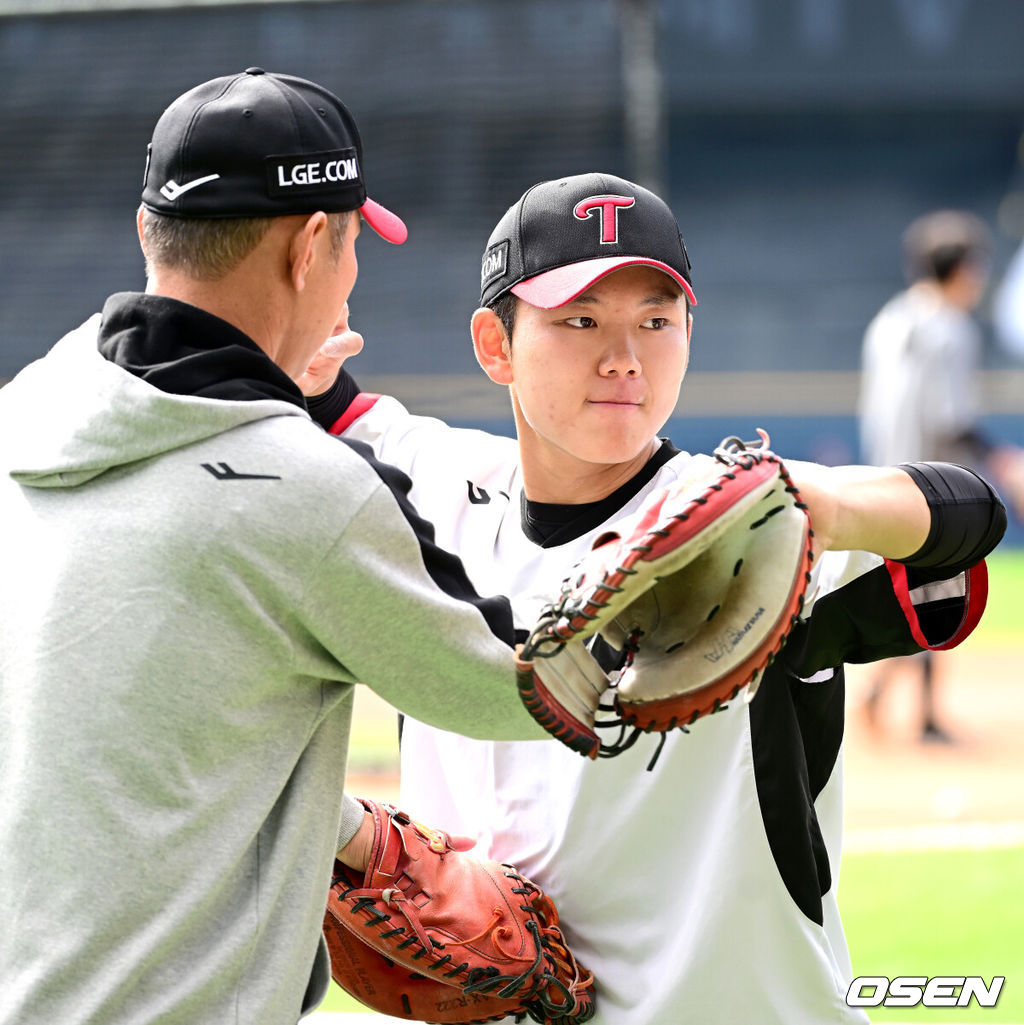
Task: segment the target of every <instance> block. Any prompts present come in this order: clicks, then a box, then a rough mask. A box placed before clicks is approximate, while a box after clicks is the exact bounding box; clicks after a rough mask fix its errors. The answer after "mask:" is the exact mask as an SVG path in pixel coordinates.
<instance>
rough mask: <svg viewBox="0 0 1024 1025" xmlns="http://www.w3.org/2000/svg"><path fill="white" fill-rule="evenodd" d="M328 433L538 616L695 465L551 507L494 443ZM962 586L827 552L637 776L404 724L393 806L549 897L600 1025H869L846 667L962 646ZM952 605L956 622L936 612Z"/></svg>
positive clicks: (391, 418)
mask: <svg viewBox="0 0 1024 1025" xmlns="http://www.w3.org/2000/svg"><path fill="white" fill-rule="evenodd" d="M334 429H335V431H338V432H344V434H345V436H346V437H352V438H358V439H360V440H363V441H366V442H368V443H370V444H371V445H372V446H373V448H374V450H375V452H376V454H377V455H378V457H379V458H381V459H383V460H384V461H387V462H390V463H394V464H396V465H398V466H399V467H400V468H401V469H403V470H404V471H405V472H406V473H407V474H409V476H410V477H411V479H412V481H413V488H412V492H411V494H410V497H411V499H412V501H413V502H414V504H415V505H416V506H417V507H418V509H419V510H420V512H421V513H422V514H423V515H424V516H425V517H427V518H428V519H429V520H431V521H432V522H433V523H434V525H435V527H436V529H437V542H438V544H439V545H441V547H443V548H449V549H451V550H452V551H454V552H457V553H458V554H459V555H460V556H461V558H462V560H463V562H464V564H465V566H466V569H467V572H468V574H469V576H470V578H471V579H472V581H473V583H474V585H475V586H476V588H477V590H478V592H479V593H480V594H481V595H488V594H493V593H503V594H508V595H516V596H518V598H520V599H521V600H522V605H520V606H519V607H527V608H528V607H529V606H530V605H531V603H532V604H533V606H534V607H535V608H538V609H539V607H540V604H541V603H542V601H543V600H544V599H545V598H550V597H551V596H552V595H553V594H555V593H557V587H558V585H559V583H560V581H561V579H562V577H563V575H564V572H565V568H566V566H567V565H569V564H570V563H571V562H572V561H573V560H574V559H576V558H578V557H580V556H582V555H583V554H584V552H585V551H587V550H588V549H589V547H590V544H591V541H592V539H593V538H594V537H595V536H596V535H597V534H599V533H600V532H601V531H602V530H603V528H604V527H605V525H606V524H607V523H608V522H609V521H610V520H612V519H616V518H618V517H620V516H622V515H624V514H629V513H631V512H633V511H635V509H636V508H637V507H638V506H639V505H640V503H641V502H642V501H643V500H644V498H645V496H646V495H647V494H648V493H649V492H650V491H651V490H652V489H654V488H658V487H661V486H663V485H666V484H668V483H670V482H671V481H672V480H674V479H675V478H676V477H677V476H680V475H681V474H682V473H683V472H684V471H685V469H686V467H687V465H688V464H689V463H690V462H691V459H692V458H693V457H691V456H690V455H688V454H687V453H685V452H679V451H677V450H676V449H675V448H674V447H673V446H672V445H671V444H670V443H667V442H666V443H663V445H662V448H661V450H660V452H659V453H658V454H657V455H656V456H655V457H654V458H653V459H652V460H651V462H650V463H648V465H647V466H646V467H645V468H644V470H642V471H641V472H640V473H639V474H638V475H637V477H636V478H634V479H633V480H632V481H630V482H629V483H627V484H626V485H624V486H623V487H622V488H620V489H619V490H618V491H616V492H615V493H614V494H612V495H610V496H609V497H608V498H607V499H605V500H604V501H601V502H597V503H592V504H588V505H577V506H551V505H541V504H538V503H529V502H527V501H526V499H525V498H524V495H523V491H522V481H521V477H520V472H519V468H518V462H517V456H518V447H517V444H516V442H515V441H513V440H511V439H507V438H499V437H494V436H491V435H488V434H485V433H482V432H479V431H473V430H458V429H452V428H449V427H447V426H446V425H445V424H443V423H441V422H440V421H437V420H432V419H428V418H420V417H414V416H410V415H409V414H408V413H407V412H406V411H405V410H404V409H403V408H402V407H401V405H400V404H399V403H397V402H396V401H395V400H394V399H391V398H386V397H384V398H381V397H378V396H372V395H368V394H365V393H364V394H361V395H359V396H358V398H357V399H356V400H355V401H354V402H353V403H352V405H351V406H350V407H349V410H348V413H347V414H346V415H345V416H344V417H343V418H342V419H341V420H340V421H339V422H338V424H336V425H335V428H334ZM972 573H973V571H971V572H968V573H967V574H962V575H955V574H953V575H952V577H953V579H951V580H950V581H947V582H945V585H944V586H940V585H926V584H922V585H918V583H917V582H916V581H915V580H914V575H913V571H910V570H906V568H905V567H903V566H901V565H891V564H886V563H885V562H884V560H882V559H881V558H879V557H877V556H874V555H869V554H866V553H843V554H832V553H829V554H827V555H826V556H824V557H823V558H821V559H820V560H819V561H818V563H817V565H816V568H815V571H814V576H813V581H812V584H811V587H810V590H809V595H810V601H809V602H808V604H807V607H806V609H805V613H804V620H803V622H802V623H801V624H800V625H799V626H798V627H797V628H796V629H795V630H794V633H793V634H792V635H791V638H790V641H789V643H788V644H787V646H786V648H785V649H784V651H783V655H782V657H781V658H780V659H779V660H778V661H777V662H776V663H775V665H774V666H773V667H771V669H769V670H768V671H767V672H766V673H765V675H764V678H763V682H762V684H761V688H760V690H759V692H758V696H757V698H756V700H755V701H753V702H752V703H751V704H750V705H749V706H747V705H746V704H744V702H743V701H742V700H738V701H734V702H732V703H731V704H730V705H729V707H728V708H727V709H726V710H725V711H723V712H720V713H718V714H716V715H713V716H711V717H709V718H706V719H702V720H701V721H700V722H698V723H697V724H695V725H694V726H693V727H692V728H691V730H690V732H689V733H688V734H686V733H683V732H681V731H675V732H673V733H671V734H669V736H668V737H667V740H666V743H665V745H664V749H663V750H662V752H661V754H660V756H659V757H658V758H657V760H656V761H655V764H654V765H653V767H651V768H650V770H648V763H649V761H650V759H651V757H652V755H653V753H654V751H655V749H656V738H655V737H653V736H652V737H642V738H640V741H639V742H638V743H637V744H635V745H634V746H633V747H632V748H631V749H630V750H628V751H626V752H624V753H623V754H621V755H619V756H618V757H615V758H610V759H606V760H599V761H597V762H592V761H589V760H587V759H584V758H581V757H580V756H579V755H576V754H574V753H573V752H571V751H570V750H569V749H568V748H566V747H565V746H563V745H562V744H561V743H559V742H558V741H555V740H542V741H536V742H497V743H492V742H483V741H474V740H471V739H467V738H465V737H461V736H457V735H455V734H452V733H446V732H443V731H439V730H437V729H434V728H431V727H427V726H424V725H423V724H422V723H419V722H416V721H413V720H410V719H406V720H405V724H404V732H403V740H402V790H401V801H402V806H403V807H404V808H405V809H406V810H408V811H409V812H410V814H414V815H415V816H416V817H417V818H419V819H421V820H423V821H426V822H430V823H431V824H432V825H437V826H440V827H442V828H444V829H447V830H449V831H452V832H455V833H462V834H468V835H475V836H477V837H479V845H478V850H479V851H480V853H481V854H482V855H484V856H489V857H492V858H496V859H499V860H502V861H509V862H513V863H515V864H516V865H518V867H519V868H520V869H521V870H522V871H523V872H525V873H526V874H527V875H528V876H530V877H532V878H533V879H535V880H536V881H537V882H538V883H539V884H540V885H541V886H542V887H543V888H544V889H545V890H546V891H547V892H548V893H549V894H550V895H551V896H552V898H553V899H554V901H555V903H556V905H557V907H558V909H559V915H560V919H561V924H562V925H563V927H564V929H565V933H566V936H567V938H568V940H569V942H570V944H571V945H572V947H573V949H574V951H575V952H576V954H577V955H578V957H579V958H580V960H581V962H582V963H583V964H584V965H586V966H587V967H588V968H589V969H590V970H592V971H593V973H594V976H595V979H596V983H597V994H598V1011H597V1015H596V1017H595V1019H594V1021H595V1022H596V1023H598V1025H680V1023H681V1022H695V1023H700V1025H716V1023H721V1025H825V1023H829V1022H834V1023H844V1025H848V1023H862V1022H865V1021H867V1019H866V1017H865V1015H864V1012H863V1011H861V1010H856V1009H852V1008H849V1007H847V1006H846V993H847V989H848V987H849V984H850V979H851V970H850V960H849V956H848V953H847V947H846V941H845V939H844V936H843V930H842V927H841V924H840V920H839V911H838V908H837V905H836V882H837V878H838V871H839V859H840V843H841V828H842V754H841V744H842V733H843V696H844V684H843V672H842V662H843V661H844V660H851V659H855V660H858V661H860V660H871V659H874V658H881V657H884V656H889V655H895V654H901V653H908V652H911V651H916V650H918V649H919V647H921V646H925V645H938V644H942V643H945V642H953V641H955V640H957V639H959V635H961V634H964V635H966V633H967V632H969V617H970V611H969V610H970V609H971V608H972V607H973V606H974V605H976V602H975V600H974V597H972V593H971V592H972V588H974V587H975V586H977V587H978V588H979V589H981V581H980V579H977V580H976V579H974V578H973V577H972ZM934 575H935V574H934V572H933V574H932V576H934ZM950 595H952V597H950ZM975 597H976V596H975ZM936 599H938V600H936ZM951 605H952V607H953V614H954V615H953V618H954V620H955V623H956V625H955V627H953V628H951V627H950V626H949V622H950V620H949V619H944V618H943V617H942V615H939V616H936V615H933V613H934V612H935V611H936V610H937V609H938V608H939V607H941V608H942V609H943V610H944V615H945V616H947V617H948V616H949V615H950V607H951ZM517 625H518V626H520V627H523V628H526V627H528V626H532V623H520V624H517ZM936 634H941V636H936Z"/></svg>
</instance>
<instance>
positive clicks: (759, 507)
mask: <svg viewBox="0 0 1024 1025" xmlns="http://www.w3.org/2000/svg"><path fill="white" fill-rule="evenodd" d="M759 433H760V434H761V441H760V444H758V443H756V442H742V441H740V440H739V439H738V438H727V439H725V441H723V442H722V444H721V445H720V446H719V447H718V448H717V449H716V450H715V457H714V459H711V458H705V459H704V460H703V461H700V460H695V461H694V467H693V475H692V477H691V478H689V479H683V480H679V481H677V482H675V483H673V484H671V485H669V486H668V487H666V488H663V489H661V490H659V491H655V492H653V493H652V494H651V495H650V496H649V498H648V500H647V501H646V502H645V503H644V505H643V506H642V507H641V508H640V510H639V511H638V512H637V514H636V515H635V516H633V517H630V518H628V519H626V520H623V521H622V522H621V523H620V524H618V525H617V526H616V527H615V528H612V529H610V530H608V531H606V532H605V533H604V534H603V535H602V536H601V537H599V538H597V540H596V541H595V542H594V547H593V550H592V551H591V552H589V553H588V554H587V555H586V556H585V557H584V558H583V559H582V560H580V562H579V563H578V564H577V565H576V566H575V567H574V569H573V570H572V571H571V572H570V574H569V576H567V577H566V579H565V580H564V581H563V583H562V588H561V594H560V595H559V596H558V597H557V599H556V600H554V601H553V602H551V603H550V604H549V605H548V606H547V607H546V608H545V609H544V610H543V611H542V613H541V616H540V619H539V621H538V623H537V625H536V626H535V628H534V630H533V632H532V633H531V635H530V637H529V638H528V639H527V641H526V643H525V644H524V645H523V647H522V649H521V652H520V658H519V662H518V666H519V688H520V693H521V695H522V698H523V701H524V703H525V704H526V706H527V708H528V709H529V710H530V712H531V713H532V714H533V715H534V717H535V718H536V719H537V720H538V721H539V722H540V723H541V724H542V725H543V726H544V727H545V729H547V730H548V732H550V733H552V734H553V735H554V736H556V737H558V738H559V739H560V740H561V741H562V742H563V743H565V744H567V745H569V746H570V747H572V748H573V749H574V750H577V751H579V752H580V753H581V754H585V755H588V756H590V757H596V756H597V755H598V754H601V755H604V756H609V755H614V754H617V753H618V752H620V751H622V750H625V748H626V747H628V746H629V745H630V744H631V743H632V741H634V740H635V739H636V736H637V734H638V732H660V733H665V732H667V731H670V730H674V729H676V728H681V729H687V728H688V727H689V726H691V725H692V724H693V723H695V722H696V721H697V720H698V719H699V718H701V717H702V716H705V715H710V714H713V713H714V712H717V711H719V710H720V709H721V708H723V707H725V702H727V701H730V700H732V699H734V698H735V697H736V696H737V695H738V694H739V692H740V691H741V690H742V689H743V688H744V687H745V688H746V699H747V700H750V699H751V698H752V697H753V696H754V694H755V693H756V690H757V687H758V684H759V683H760V674H761V673H762V672H763V671H764V669H765V668H766V667H767V666H768V665H770V664H771V662H772V661H773V660H774V658H775V657H776V655H777V654H778V653H779V651H780V650H781V648H782V646H783V644H784V642H785V640H786V638H787V636H788V635H789V632H790V630H791V629H792V627H793V626H794V625H795V623H796V622H797V619H798V616H799V613H800V611H801V609H802V607H803V601H804V594H805V591H806V589H807V586H808V583H809V582H810V568H811V561H812V558H813V556H812V543H811V539H812V536H813V534H812V531H811V526H810V521H809V518H808V515H807V507H806V505H805V504H804V503H803V502H802V501H801V500H800V494H799V492H798V491H797V489H796V487H794V485H793V483H792V481H791V480H790V477H789V473H788V472H787V470H786V468H785V466H784V464H783V463H782V461H781V460H780V459H779V458H778V456H776V455H775V454H774V453H773V452H772V451H771V450H770V449H769V448H768V436H767V435H766V434H765V433H764V432H763V431H761V432H759ZM595 634H600V635H601V637H602V638H603V640H604V641H605V642H607V643H608V644H610V645H611V647H612V648H613V649H616V650H618V651H620V652H622V653H623V654H624V662H623V668H622V670H621V671H620V672H619V674H618V676H617V679H616V680H614V681H613V680H612V679H610V678H609V677H607V676H606V675H605V674H604V672H603V671H602V670H601V667H600V666H599V665H598V663H597V661H596V660H595V659H594V658H593V657H592V656H591V654H590V652H589V650H588V648H587V647H586V646H584V644H583V643H581V642H583V641H585V640H587V639H588V638H590V637H593V636H594V635H595ZM612 685H614V698H613V701H614V710H615V712H616V713H617V718H615V719H611V720H604V721H597V722H595V712H596V710H597V709H598V707H599V699H600V695H601V693H602V692H603V691H604V690H605V689H606V688H608V687H609V686H612ZM595 725H596V726H599V727H600V726H610V727H613V728H618V729H620V731H621V730H625V729H631V730H633V732H631V733H628V734H627V733H621V735H620V740H619V741H618V742H616V743H612V744H608V743H601V742H600V741H599V740H598V737H597V734H596V733H595V730H594V727H595Z"/></svg>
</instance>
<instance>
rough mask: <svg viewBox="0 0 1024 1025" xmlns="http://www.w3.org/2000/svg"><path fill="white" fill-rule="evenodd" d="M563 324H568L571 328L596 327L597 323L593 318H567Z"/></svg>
mask: <svg viewBox="0 0 1024 1025" xmlns="http://www.w3.org/2000/svg"><path fill="white" fill-rule="evenodd" d="M562 323H563V324H568V325H569V327H596V326H597V321H596V320H594V318H593V317H566V319H565V320H564V321H562Z"/></svg>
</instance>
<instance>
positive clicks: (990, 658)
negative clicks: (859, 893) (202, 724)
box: [348, 639, 1024, 841]
mask: <svg viewBox="0 0 1024 1025" xmlns="http://www.w3.org/2000/svg"><path fill="white" fill-rule="evenodd" d="M1020 657H1021V651H1020V648H1019V646H1015V645H1013V644H1011V643H1005V644H997V645H994V644H992V643H980V642H979V643H975V642H974V641H973V639H971V640H968V641H967V642H966V643H965V644H963V645H961V647H960V648H958V649H956V650H954V651H951V652H944V653H941V654H940V655H939V656H938V659H939V660H938V661H937V694H938V706H939V712H940V715H941V717H942V721H943V723H944V724H945V725H946V726H947V727H948V729H949V732H950V733H951V734H952V735H953V737H954V739H955V743H953V744H949V745H945V744H924V743H921V742H920V741H919V740H918V736H917V711H918V705H917V702H918V695H919V690H918V683H917V678H916V676H915V675H914V668H913V667H912V666H911V665H908V664H903V665H900V666H898V667H897V671H896V673H895V674H894V677H893V679H892V681H891V683H890V685H889V688H888V691H887V692H886V695H885V698H884V700H883V702H882V704H881V715H880V720H881V723H882V725H881V727H880V728H879V729H872V728H870V727H869V725H868V723H867V719H866V716H865V714H864V704H863V698H864V695H865V693H866V690H867V687H868V685H869V683H870V680H871V675H872V673H873V671H874V668H873V667H871V666H851V667H849V693H848V699H847V729H846V771H845V777H846V826H847V830H848V832H849V834H850V840H851V841H855V840H856V838H857V836H858V835H859V834H861V833H863V832H864V831H871V830H883V829H885V830H891V829H894V828H904V827H917V826H946V827H953V828H954V832H955V827H957V826H958V825H963V826H965V827H966V825H967V824H974V823H1024V685H1022V682H1021V681H1020V679H1019V678H1018V677H1019V674H1020V662H1019V660H1020ZM394 715H395V713H394V711H393V710H392V709H391V708H390V707H389V706H387V705H385V704H384V703H383V702H381V701H380V700H379V699H378V698H377V697H375V695H373V694H372V693H371V692H369V691H367V690H366V689H365V688H363V687H360V688H359V692H358V696H357V701H356V720H355V729H356V730H357V731H358V730H359V729H360V728H361V724H365V725H366V726H367V728H371V725H372V728H375V729H378V730H379V723H380V721H381V720H382V719H384V720H386V721H387V722H388V723H392V722H393V721H394ZM396 761H397V755H396V758H394V759H388V758H385V759H383V760H380V761H379V762H378V764H377V765H375V766H365V765H359V764H358V761H357V760H355V759H354V762H353V765H352V768H351V770H350V773H349V781H348V790H349V792H350V793H354V794H365V795H366V796H372V797H378V798H387V799H392V800H394V799H395V798H396V797H397V793H398V779H397V772H396Z"/></svg>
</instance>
